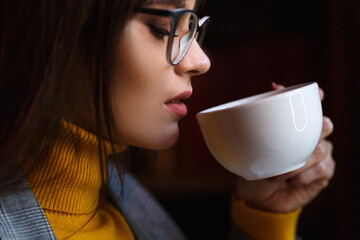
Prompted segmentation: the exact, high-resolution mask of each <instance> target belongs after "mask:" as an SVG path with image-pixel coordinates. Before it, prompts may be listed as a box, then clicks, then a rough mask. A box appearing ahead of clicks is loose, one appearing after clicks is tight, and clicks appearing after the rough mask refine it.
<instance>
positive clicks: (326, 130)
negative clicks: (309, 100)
mask: <svg viewBox="0 0 360 240" xmlns="http://www.w3.org/2000/svg"><path fill="white" fill-rule="evenodd" d="M333 131H334V124H333V123H332V121H331V120H330V118H328V117H326V116H325V117H323V127H322V131H321V136H320V139H324V138H326V137H328V136H329V135H330V134H331V133H332V132H333Z"/></svg>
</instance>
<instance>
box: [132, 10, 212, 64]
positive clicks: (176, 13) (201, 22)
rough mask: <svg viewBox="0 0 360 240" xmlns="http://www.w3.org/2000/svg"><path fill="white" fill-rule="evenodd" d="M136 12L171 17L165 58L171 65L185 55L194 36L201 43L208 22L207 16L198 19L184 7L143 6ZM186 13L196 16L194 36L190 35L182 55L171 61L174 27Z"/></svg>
mask: <svg viewBox="0 0 360 240" xmlns="http://www.w3.org/2000/svg"><path fill="white" fill-rule="evenodd" d="M138 12H140V13H145V14H151V15H157V16H164V17H171V19H172V21H171V28H170V36H169V41H168V45H167V48H166V58H167V60H168V62H169V63H170V64H171V65H172V66H175V65H177V64H178V63H179V62H180V61H181V60H182V59H183V58H184V57H185V55H186V54H187V52H188V51H189V48H190V46H191V44H192V41H193V40H194V39H195V38H196V40H197V42H198V44H199V45H201V43H202V41H203V39H204V35H205V32H206V28H207V25H208V23H209V22H210V17H209V16H205V17H202V18H201V19H199V17H198V16H197V14H196V13H195V12H194V11H192V10H190V9H185V8H177V9H173V10H167V9H156V8H146V7H143V8H140V9H139V10H138ZM186 13H192V14H193V15H194V16H196V23H197V25H196V30H195V32H194V36H192V37H191V38H192V39H191V43H190V44H189V46H188V47H187V49H186V50H185V52H184V54H183V56H182V57H181V58H179V59H178V60H177V61H175V62H173V61H172V60H171V51H172V44H173V42H174V36H175V29H176V27H177V25H178V24H179V21H180V18H181V16H183V15H184V14H186ZM196 33H197V36H196Z"/></svg>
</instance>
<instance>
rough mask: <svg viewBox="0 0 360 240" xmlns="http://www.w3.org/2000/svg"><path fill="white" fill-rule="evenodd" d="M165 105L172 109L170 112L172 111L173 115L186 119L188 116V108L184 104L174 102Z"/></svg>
mask: <svg viewBox="0 0 360 240" xmlns="http://www.w3.org/2000/svg"><path fill="white" fill-rule="evenodd" d="M165 104H166V106H167V107H168V108H169V109H170V111H172V112H173V113H175V114H176V115H178V116H179V117H185V116H186V114H187V107H186V105H185V104H184V103H183V102H180V101H173V102H167V103H165Z"/></svg>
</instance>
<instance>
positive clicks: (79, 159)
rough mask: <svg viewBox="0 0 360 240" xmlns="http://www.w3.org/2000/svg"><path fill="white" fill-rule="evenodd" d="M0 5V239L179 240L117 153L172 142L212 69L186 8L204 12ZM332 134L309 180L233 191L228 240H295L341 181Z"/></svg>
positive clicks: (313, 160)
mask: <svg viewBox="0 0 360 240" xmlns="http://www.w3.org/2000/svg"><path fill="white" fill-rule="evenodd" d="M1 5H2V6H1V7H0V11H1V14H0V16H1V20H0V24H1V28H0V31H1V35H0V36H1V39H0V46H1V55H0V74H1V75H0V79H1V84H0V89H1V95H0V98H1V110H2V112H3V113H4V114H5V116H3V117H2V118H1V125H2V129H1V132H0V133H1V134H0V136H1V137H0V141H1V145H0V147H1V148H0V157H1V158H0V159H1V161H0V164H1V165H0V169H1V170H0V182H1V184H0V210H1V211H0V238H1V239H56V238H58V239H134V238H138V239H184V238H185V237H184V236H183V234H182V233H181V231H180V230H179V229H178V228H177V227H176V225H175V224H174V223H173V221H172V220H171V218H170V217H169V216H168V215H167V214H166V213H165V212H164V211H163V210H162V209H161V207H160V206H159V205H158V204H157V203H156V201H155V200H154V199H152V198H151V196H150V195H149V194H148V193H147V192H146V190H144V189H143V188H142V187H141V186H139V184H138V183H137V182H136V180H135V179H134V178H133V177H132V176H131V175H130V174H128V173H126V169H127V165H128V163H127V158H126V157H125V160H124V159H122V158H120V157H119V156H120V155H118V154H116V153H119V152H123V151H125V149H126V147H127V146H136V147H141V148H148V149H155V150H159V149H164V148H167V147H170V146H171V145H173V144H174V143H175V142H176V140H177V138H178V132H179V129H178V121H179V120H180V119H181V118H182V117H184V116H185V115H186V113H187V109H186V106H185V105H184V104H183V102H182V101H183V100H185V99H187V98H189V97H190V96H191V94H192V87H191V81H190V78H191V77H192V76H195V75H199V74H203V73H205V72H206V71H207V70H208V69H209V68H210V61H209V59H208V57H207V56H206V55H205V53H204V52H203V51H202V49H201V47H200V45H199V42H200V41H201V39H202V34H201V33H202V32H204V28H205V27H206V25H207V22H208V17H205V18H198V17H197V16H196V14H195V12H193V11H189V10H184V9H183V8H185V9H191V10H195V9H196V8H197V5H198V3H197V2H195V0H187V1H181V0H153V1H141V0H138V1H130V0H128V1H118V0H113V1H112V0H101V1H100V0H92V1H91V0H87V1H85V0H83V1H81V0H78V1H72V0H64V1H29V0H26V1H25V0H23V1H16V3H14V1H10V0H8V1H2V3H1ZM180 8H181V9H180ZM172 24H174V25H172ZM274 87H275V88H279V87H280V86H274ZM331 131H332V123H331V121H330V120H329V119H328V118H324V128H323V134H322V137H321V141H320V142H319V145H318V147H317V150H316V151H315V152H314V154H313V155H312V156H311V157H310V158H309V160H308V162H307V164H306V166H304V167H303V168H302V169H299V170H297V171H295V172H292V173H289V174H285V175H283V176H279V177H276V178H273V179H268V180H263V181H256V182H246V181H244V180H242V179H239V184H238V188H237V189H236V190H235V191H234V196H233V207H232V216H233V222H234V228H233V234H232V237H233V238H234V239H242V238H245V237H246V235H248V236H250V237H251V238H253V239H265V238H266V239H293V238H294V237H295V232H296V221H297V218H298V215H299V213H300V211H301V210H300V209H301V207H302V206H304V205H305V204H306V203H308V202H309V201H310V200H311V199H313V198H314V197H315V196H316V195H317V194H318V193H319V192H320V190H321V189H323V188H324V187H325V186H326V185H327V183H328V182H329V180H330V179H331V177H332V175H333V172H334V161H333V159H332V156H331V144H330V143H329V142H327V141H326V140H324V139H325V137H326V136H328V135H329V134H330V133H331ZM125 152H126V151H125ZM110 155H111V156H110ZM115 169H116V170H115ZM115 172H116V174H115ZM25 179H26V180H25Z"/></svg>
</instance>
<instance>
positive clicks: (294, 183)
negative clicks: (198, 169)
mask: <svg viewBox="0 0 360 240" xmlns="http://www.w3.org/2000/svg"><path fill="white" fill-rule="evenodd" d="M273 88H274V89H280V88H283V86H281V85H275V84H273ZM320 97H321V100H323V98H324V92H323V91H322V90H321V89H320ZM332 131H333V124H332V122H331V120H330V119H329V118H328V117H324V118H323V128H322V132H321V137H320V140H319V143H318V145H317V147H316V149H315V151H314V152H313V153H312V155H311V156H310V157H309V158H308V159H307V162H306V164H305V165H304V166H303V167H302V168H300V169H297V170H295V171H293V172H290V173H286V174H283V175H280V176H276V177H273V178H269V179H265V180H257V181H246V180H244V179H243V178H239V180H238V184H237V187H236V190H235V195H236V196H237V197H238V198H241V199H243V200H244V201H245V202H246V203H247V205H248V206H250V207H252V208H256V209H259V210H263V211H268V212H278V213H286V212H291V211H293V210H295V209H297V208H299V207H303V206H305V205H306V204H307V203H309V202H310V201H311V200H312V199H314V198H315V197H316V196H317V195H318V194H319V193H320V191H321V190H323V189H324V188H325V187H327V185H328V183H329V181H330V180H331V178H332V177H333V175H334V171H335V161H334V159H333V157H332V149H333V147H332V144H331V142H329V141H328V140H326V139H325V138H326V137H327V136H329V135H330V134H331V133H332Z"/></svg>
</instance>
